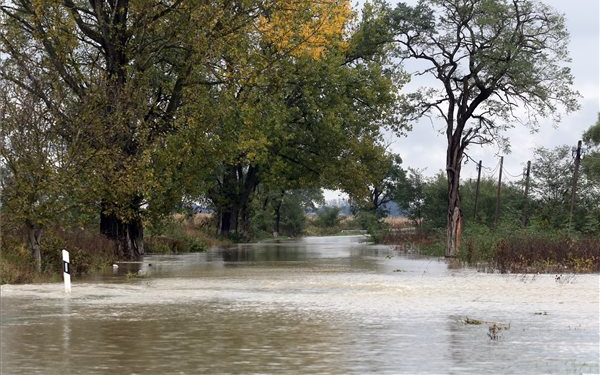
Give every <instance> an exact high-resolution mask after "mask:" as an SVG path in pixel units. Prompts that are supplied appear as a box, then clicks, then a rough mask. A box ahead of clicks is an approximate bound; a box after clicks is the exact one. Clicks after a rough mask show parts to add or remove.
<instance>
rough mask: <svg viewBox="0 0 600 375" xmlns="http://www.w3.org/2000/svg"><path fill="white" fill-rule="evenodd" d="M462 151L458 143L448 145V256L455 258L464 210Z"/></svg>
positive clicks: (446, 254)
mask: <svg viewBox="0 0 600 375" xmlns="http://www.w3.org/2000/svg"><path fill="white" fill-rule="evenodd" d="M453 146H454V147H453ZM461 163H462V152H461V151H460V148H459V147H458V146H457V145H453V144H450V145H449V146H448V157H447V167H446V174H447V176H448V228H447V244H446V253H445V256H446V257H447V258H454V257H456V255H457V254H458V250H459V248H460V235H461V232H462V210H461V207H460V191H459V188H460V168H461Z"/></svg>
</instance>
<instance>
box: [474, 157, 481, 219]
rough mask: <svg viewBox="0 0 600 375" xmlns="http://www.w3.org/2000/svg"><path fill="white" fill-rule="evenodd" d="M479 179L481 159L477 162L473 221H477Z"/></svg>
mask: <svg viewBox="0 0 600 375" xmlns="http://www.w3.org/2000/svg"><path fill="white" fill-rule="evenodd" d="M480 181H481V160H479V164H477V188H476V189H475V216H474V219H475V221H479V219H478V217H477V205H478V203H479V182H480Z"/></svg>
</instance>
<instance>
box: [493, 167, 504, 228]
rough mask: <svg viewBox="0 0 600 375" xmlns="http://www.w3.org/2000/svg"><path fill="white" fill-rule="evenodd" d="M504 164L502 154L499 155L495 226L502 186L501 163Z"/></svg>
mask: <svg viewBox="0 0 600 375" xmlns="http://www.w3.org/2000/svg"><path fill="white" fill-rule="evenodd" d="M503 164H504V156H500V172H499V174H498V190H497V191H496V220H495V221H494V226H495V228H498V221H499V220H500V188H501V186H502V168H503V167H502V165H503Z"/></svg>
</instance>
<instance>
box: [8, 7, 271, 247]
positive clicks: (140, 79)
mask: <svg viewBox="0 0 600 375" xmlns="http://www.w3.org/2000/svg"><path fill="white" fill-rule="evenodd" d="M258 5H260V2H252V1H250V2H244V3H243V4H242V3H236V4H235V5H232V4H229V3H228V2H224V3H222V4H221V3H204V2H195V1H184V0H176V1H171V2H164V1H154V0H153V1H141V0H119V1H113V0H99V1H89V2H87V1H82V0H55V1H39V0H19V1H12V2H7V3H3V5H2V6H0V16H1V18H0V24H1V30H2V33H0V58H1V59H2V67H1V68H0V76H1V77H2V79H4V80H6V81H7V82H11V83H12V84H14V85H17V86H20V87H23V88H26V89H27V90H29V91H30V92H31V93H32V94H34V95H36V96H37V97H38V98H39V99H40V100H41V101H42V102H43V103H44V104H45V105H46V106H47V107H48V108H49V110H50V112H51V113H52V115H53V117H54V119H53V121H54V123H55V125H56V126H60V127H62V128H63V129H62V130H63V133H64V134H65V135H66V136H67V137H71V138H78V139H85V140H86V143H87V147H88V148H89V149H91V150H94V151H95V154H96V155H97V156H98V158H96V159H95V160H93V161H92V162H91V163H90V168H91V169H93V170H94V171H95V172H94V173H91V174H90V176H92V177H93V181H94V182H95V185H94V187H93V188H92V189H91V190H90V192H89V193H90V195H92V196H95V197H96V198H97V200H98V206H99V207H98V208H99V211H100V230H101V232H102V233H104V234H105V235H106V236H108V237H109V238H111V239H113V240H114V241H115V242H116V243H117V244H118V252H119V253H120V255H122V256H125V257H129V258H133V257H137V256H139V255H141V254H143V253H144V249H143V221H142V219H143V211H144V207H145V205H146V203H147V202H146V195H147V194H148V192H149V191H150V190H151V188H152V186H153V185H154V181H155V178H157V177H158V176H156V175H154V174H153V173H152V167H153V165H152V157H151V156H152V153H153V150H155V149H156V148H160V147H162V146H163V144H164V142H165V137H166V136H167V135H168V134H171V133H173V132H174V131H175V130H176V129H175V128H176V126H177V121H176V120H181V117H182V113H180V112H179V111H178V110H179V108H180V105H181V103H182V102H183V99H184V98H183V96H184V94H185V93H186V89H189V88H190V87H199V86H202V85H212V84H215V83H216V82H215V80H216V77H215V75H214V74H212V71H211V67H214V66H216V65H219V64H220V63H221V62H222V59H220V58H219V57H220V54H219V53H220V51H221V50H222V49H226V48H228V42H229V41H228V40H227V39H231V36H232V35H238V31H239V30H240V29H244V28H245V27H247V26H251V25H253V24H254V21H255V20H256V18H257V17H258V14H259V6H258ZM18 69H21V70H24V71H25V72H26V74H25V75H24V76H25V77H27V78H28V79H30V80H31V81H33V82H32V84H28V83H27V82H25V81H24V80H22V79H21V78H20V77H19V76H18V75H15V74H14V72H15V71H16V70H18ZM34 69H35V70H34ZM36 70H37V71H41V72H43V73H44V74H43V76H47V77H51V82H53V85H52V86H51V87H50V90H43V89H42V87H43V86H42V85H40V84H39V83H38V79H37V78H36V75H35V74H33V73H34V71H36ZM54 92H67V93H68V95H66V96H62V97H64V99H65V100H61V101H57V100H56V98H57V97H59V96H58V95H54V94H53V93H54Z"/></svg>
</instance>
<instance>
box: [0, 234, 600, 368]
mask: <svg viewBox="0 0 600 375" xmlns="http://www.w3.org/2000/svg"><path fill="white" fill-rule="evenodd" d="M363 240H364V237H362V236H351V237H309V238H305V239H301V240H297V241H288V242H281V243H269V244H252V245H237V246H232V247H228V248H220V249H212V250H211V251H209V252H207V253H202V254H186V255H176V256H147V257H146V258H145V259H144V261H143V262H142V263H122V264H120V265H119V269H118V270H117V272H116V273H112V272H111V273H107V274H102V275H95V276H94V277H91V278H88V279H85V280H78V279H77V278H74V280H73V292H72V294H71V295H70V296H66V295H65V294H64V291H63V287H62V284H60V283H53V284H41V285H3V286H2V289H1V292H2V296H1V335H0V344H1V347H0V349H1V357H0V359H1V373H2V374H3V375H5V374H115V375H116V374H242V373H249V374H308V373H311V374H314V373H318V374H370V373H377V374H416V373H423V374H428V373H429V374H484V373H487V374H489V373H494V374H496V373H497V374H507V373H514V374H547V373H555V374H577V373H589V374H597V373H599V372H600V368H599V367H600V366H599V361H600V359H599V358H600V337H599V329H600V327H599V290H600V287H599V276H598V275H569V274H563V275H500V274H490V273H480V272H477V271H476V270H473V269H469V268H461V269H449V267H448V265H447V264H446V263H445V262H444V260H439V259H435V258H433V259H432V258H419V257H414V256H408V255H401V254H398V253H396V252H394V250H392V249H391V248H389V247H385V246H374V245H368V244H366V243H364V242H363ZM149 264H151V265H149ZM138 271H141V273H143V274H144V276H143V277H133V278H132V277H127V276H126V274H127V273H130V274H133V273H137V272H138ZM557 276H559V277H557ZM467 317H468V318H470V319H477V320H480V321H483V323H482V324H481V325H474V324H465V319H466V318H467ZM493 323H498V324H501V325H503V326H504V327H508V325H510V328H509V329H505V330H500V331H499V332H498V334H497V337H496V338H495V339H494V340H492V339H490V337H489V335H488V334H489V333H490V332H489V326H490V325H492V324H493Z"/></svg>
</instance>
